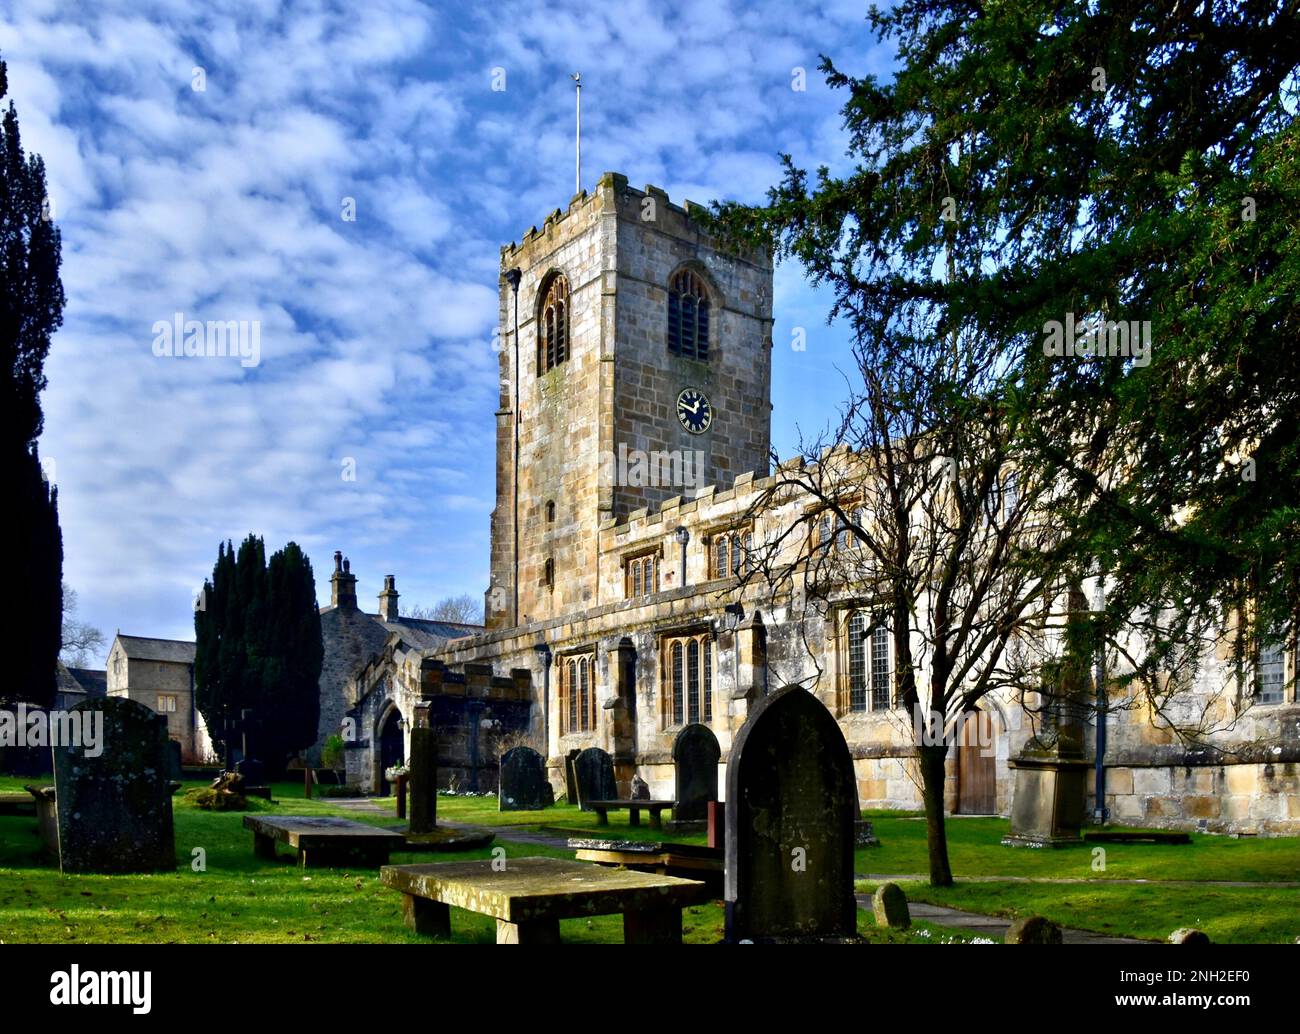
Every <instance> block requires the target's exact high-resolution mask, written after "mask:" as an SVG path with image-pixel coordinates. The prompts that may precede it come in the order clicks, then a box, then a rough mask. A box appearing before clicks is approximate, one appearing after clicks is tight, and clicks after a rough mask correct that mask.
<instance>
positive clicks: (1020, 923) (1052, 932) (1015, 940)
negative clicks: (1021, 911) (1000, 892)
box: [1003, 916, 1064, 944]
mask: <svg viewBox="0 0 1300 1034" xmlns="http://www.w3.org/2000/svg"><path fill="white" fill-rule="evenodd" d="M1003 940H1004V941H1005V942H1006V943H1007V944H1062V943H1064V941H1063V938H1062V936H1061V928H1060V927H1059V926H1057V925H1056V924H1055V923H1054V922H1052V921H1051V920H1050V919H1044V918H1043V917H1042V916H1023V917H1022V918H1020V919H1017V920H1016V921H1015V922H1014V923H1012V924H1011V925H1010V926H1009V927H1007V932H1006V935H1005V936H1004V937H1003Z"/></svg>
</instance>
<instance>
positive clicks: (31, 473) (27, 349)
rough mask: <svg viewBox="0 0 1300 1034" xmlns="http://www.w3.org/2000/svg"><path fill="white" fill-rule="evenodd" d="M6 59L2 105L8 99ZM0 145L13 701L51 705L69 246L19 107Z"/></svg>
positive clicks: (2, 430)
mask: <svg viewBox="0 0 1300 1034" xmlns="http://www.w3.org/2000/svg"><path fill="white" fill-rule="evenodd" d="M8 86H9V84H8V76H7V70H6V67H5V63H4V61H2V60H0V98H3V97H4V96H5V95H6V93H7V92H8ZM2 135H3V139H2V140H0V149H2V153H0V463H3V468H2V469H4V470H5V471H7V472H8V473H9V478H10V481H11V484H13V485H15V486H16V491H15V492H14V493H13V494H12V496H10V497H9V506H8V507H7V509H6V516H7V518H8V520H9V522H11V524H10V527H11V529H12V531H11V534H12V536H13V538H12V541H13V542H14V543H15V546H16V548H14V549H13V550H12V552H11V562H10V567H11V568H12V577H13V581H12V582H11V584H10V585H9V589H8V591H7V592H6V593H5V595H4V609H3V613H2V614H0V620H2V621H3V622H4V627H5V633H6V641H7V642H8V643H9V644H10V677H9V678H8V679H6V680H5V686H4V688H3V689H0V696H2V697H4V698H6V699H14V700H26V701H29V702H31V703H36V704H43V705H49V704H52V703H53V701H54V695H55V670H56V665H57V662H58V656H59V647H60V643H61V636H60V628H61V621H62V613H63V590H62V582H63V537H62V533H61V532H60V531H59V517H58V493H57V491H56V490H55V489H54V488H53V487H52V486H51V485H49V484H48V483H47V482H46V481H45V479H44V477H43V475H42V470H41V465H40V460H39V458H38V456H37V451H36V439H37V438H38V437H39V436H40V433H41V429H42V427H43V423H44V417H43V414H42V413H41V403H40V394H41V391H42V390H43V389H44V387H45V373H44V366H45V357H46V356H47V355H48V353H49V350H50V336H51V335H52V334H53V333H54V331H55V330H57V329H58V328H59V326H60V325H61V324H62V323H63V284H62V283H61V281H60V280H59V264H60V261H61V242H60V237H59V231H58V228H57V227H56V226H55V225H54V222H53V220H52V219H51V218H50V209H49V199H48V196H47V194H46V189H45V164H44V162H42V161H41V159H40V157H39V156H37V155H32V156H31V157H27V156H26V155H24V153H23V147H22V142H21V139H20V137H19V132H18V114H17V111H16V110H15V108H14V105H13V102H12V101H11V102H10V104H9V108H8V110H7V111H6V112H5V113H4V119H3V134H2Z"/></svg>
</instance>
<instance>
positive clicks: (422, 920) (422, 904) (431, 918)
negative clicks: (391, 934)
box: [402, 894, 451, 937]
mask: <svg viewBox="0 0 1300 1034" xmlns="http://www.w3.org/2000/svg"><path fill="white" fill-rule="evenodd" d="M402 918H403V920H404V921H405V922H406V925H407V927H409V928H410V929H412V930H414V931H415V932H416V933H418V934H423V935H424V936H425V937H450V936H451V906H450V905H444V904H443V903H442V902H441V901H430V900H429V899H428V898H421V897H416V896H415V895H414V894H403V895H402Z"/></svg>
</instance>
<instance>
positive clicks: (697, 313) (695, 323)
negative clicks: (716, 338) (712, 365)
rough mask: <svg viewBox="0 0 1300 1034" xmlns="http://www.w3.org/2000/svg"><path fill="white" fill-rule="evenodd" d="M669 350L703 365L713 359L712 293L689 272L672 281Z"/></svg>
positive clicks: (681, 271)
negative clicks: (710, 336)
mask: <svg viewBox="0 0 1300 1034" xmlns="http://www.w3.org/2000/svg"><path fill="white" fill-rule="evenodd" d="M668 351H669V352H670V353H672V354H673V355H680V356H683V357H684V358H686V359H698V360H700V362H707V361H708V358H709V292H708V288H706V287H705V286H704V281H703V279H701V278H700V276H699V274H697V273H695V272H693V271H692V270H689V269H683V270H680V271H679V272H677V273H675V274H673V278H672V280H670V281H669V282H668Z"/></svg>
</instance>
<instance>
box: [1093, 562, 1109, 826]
mask: <svg viewBox="0 0 1300 1034" xmlns="http://www.w3.org/2000/svg"><path fill="white" fill-rule="evenodd" d="M1105 583H1106V576H1105V574H1104V573H1103V574H1099V575H1098V576H1097V588H1096V590H1095V591H1094V592H1093V596H1092V608H1093V610H1094V611H1095V612H1097V613H1098V614H1100V613H1101V612H1102V611H1104V610H1105V609H1106V586H1105ZM1092 677H1093V683H1094V687H1095V690H1096V705H1097V730H1096V731H1097V735H1096V740H1097V742H1096V744H1095V749H1096V754H1097V758H1096V762H1095V765H1096V770H1095V781H1094V784H1093V797H1094V801H1093V821H1095V822H1096V823H1097V825H1099V826H1101V825H1105V823H1106V818H1107V816H1108V815H1109V814H1110V812H1109V809H1108V808H1107V807H1106V765H1105V757H1106V648H1105V646H1104V644H1102V645H1098V647H1097V652H1096V656H1095V660H1094V667H1093V676H1092Z"/></svg>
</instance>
